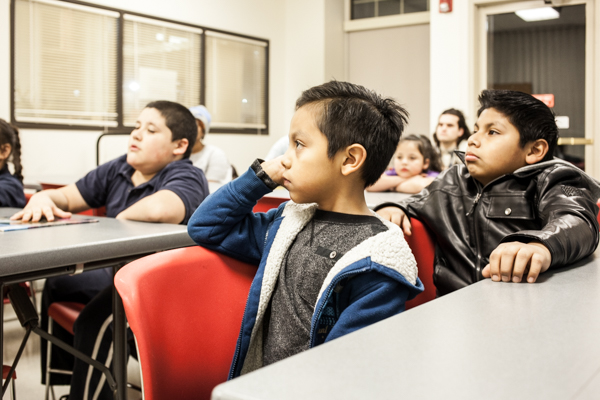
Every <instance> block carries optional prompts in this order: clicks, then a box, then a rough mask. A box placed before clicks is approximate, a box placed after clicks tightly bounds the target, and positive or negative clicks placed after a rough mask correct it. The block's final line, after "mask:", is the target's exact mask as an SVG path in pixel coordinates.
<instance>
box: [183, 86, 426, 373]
mask: <svg viewBox="0 0 600 400" xmlns="http://www.w3.org/2000/svg"><path fill="white" fill-rule="evenodd" d="M406 119H407V113H406V111H405V110H404V109H403V108H402V107H400V106H399V105H398V104H397V103H396V102H395V101H393V100H391V99H383V98H381V97H380V96H378V95H377V94H376V93H374V92H372V91H369V90H367V89H365V88H363V87H361V86H358V85H354V84H350V83H346V82H337V81H332V82H329V83H326V84H323V85H321V86H316V87H313V88H311V89H308V90H306V91H304V92H303V93H302V95H301V96H300V98H299V99H298V100H297V102H296V112H295V114H294V116H293V118H292V122H291V126H290V133H289V137H290V145H289V147H288V149H287V151H286V153H285V154H284V155H283V156H280V157H278V158H275V159H273V160H270V161H266V162H262V161H261V160H256V161H255V162H254V163H253V164H252V166H251V167H250V168H249V169H248V171H247V172H246V173H244V174H243V175H242V176H240V177H239V178H237V179H236V180H234V181H232V182H230V183H229V184H227V185H226V186H223V187H222V188H221V189H219V190H218V191H217V192H215V193H213V194H212V195H211V196H209V197H208V198H207V199H206V200H205V201H204V203H202V204H201V205H200V206H199V207H198V209H197V210H196V212H195V213H194V215H193V216H192V218H191V219H190V222H189V224H188V232H189V234H190V236H191V237H192V239H193V240H194V241H195V242H196V243H198V244H199V245H201V246H204V247H207V248H210V249H213V250H216V251H219V252H221V253H224V254H227V255H229V256H232V257H234V258H237V259H240V260H243V261H246V262H250V263H254V264H256V265H258V269H257V271H256V275H255V278H254V280H253V282H252V285H251V288H250V293H249V295H248V300H247V303H246V310H245V312H244V317H243V320H242V327H241V330H240V336H239V338H238V345H237V347H236V352H235V355H234V359H233V362H232V366H231V370H230V375H229V378H230V379H231V378H235V377H237V376H239V375H242V374H246V373H248V372H251V371H253V370H256V369H258V368H261V367H263V366H266V365H269V364H271V363H274V362H277V361H279V360H282V359H284V358H287V357H290V356H292V355H294V354H297V353H300V352H302V351H304V350H307V349H309V348H312V347H315V346H318V345H320V344H322V343H324V342H328V341H331V340H333V339H335V338H338V337H340V336H343V335H345V334H348V333H350V332H353V331H356V330H358V329H360V328H363V327H365V326H367V325H371V324H373V323H375V322H378V321H381V320H383V319H385V318H387V317H390V316H393V315H395V314H398V313H400V312H402V311H404V308H405V302H406V300H408V299H411V298H413V297H414V296H416V295H417V294H418V293H420V292H421V291H422V290H423V284H422V283H421V281H420V280H419V279H418V277H417V266H416V262H415V259H414V257H413V255H412V253H411V251H410V248H409V247H408V245H407V244H406V241H405V240H404V236H403V234H402V232H401V230H400V228H399V227H398V226H397V225H395V224H392V223H389V222H388V221H385V220H383V219H382V218H379V216H377V214H375V213H374V212H372V211H371V210H369V208H368V207H367V203H366V200H365V196H364V189H365V187H366V186H369V185H371V184H373V183H374V182H375V181H376V180H377V179H378V178H379V176H380V175H381V173H382V172H383V171H384V170H385V168H386V166H387V163H388V160H389V159H390V158H391V156H392V154H393V152H394V150H395V148H396V145H397V144H398V140H399V139H400V135H401V133H402V130H403V128H404V124H405V123H406ZM279 184H282V185H283V186H284V187H285V188H286V189H288V191H289V193H290V197H291V201H289V202H286V203H284V204H282V205H280V206H279V207H278V208H277V209H272V210H269V211H268V212H267V213H256V214H255V213H253V212H252V208H253V207H254V206H255V205H256V203H257V201H258V200H259V199H260V198H261V197H262V196H263V195H265V194H267V193H269V192H270V191H272V190H273V189H275V188H276V187H277V186H278V185H279Z"/></svg>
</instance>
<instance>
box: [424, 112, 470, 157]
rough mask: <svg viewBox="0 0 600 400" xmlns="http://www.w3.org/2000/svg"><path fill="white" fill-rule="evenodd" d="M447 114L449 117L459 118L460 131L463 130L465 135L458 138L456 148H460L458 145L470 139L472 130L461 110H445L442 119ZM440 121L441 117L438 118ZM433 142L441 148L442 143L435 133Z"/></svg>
mask: <svg viewBox="0 0 600 400" xmlns="http://www.w3.org/2000/svg"><path fill="white" fill-rule="evenodd" d="M446 114H447V115H454V116H455V117H458V129H462V130H463V134H462V135H460V136H459V137H458V139H456V146H458V144H459V143H460V142H462V141H463V140H467V139H468V138H469V136H471V130H470V129H469V127H468V126H467V121H466V120H465V116H464V115H463V113H462V112H461V111H460V110H457V109H456V108H449V109H447V110H444V112H442V113H441V114H440V117H441V116H442V115H446ZM438 120H439V117H438ZM436 130H437V129H436ZM433 141H434V142H435V145H436V146H437V147H440V141H439V140H438V138H437V135H436V134H435V132H433Z"/></svg>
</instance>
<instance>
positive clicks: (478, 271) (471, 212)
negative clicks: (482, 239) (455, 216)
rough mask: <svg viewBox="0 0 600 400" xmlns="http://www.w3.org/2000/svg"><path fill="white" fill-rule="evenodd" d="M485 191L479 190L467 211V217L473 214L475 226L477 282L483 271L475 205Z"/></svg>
mask: <svg viewBox="0 0 600 400" xmlns="http://www.w3.org/2000/svg"><path fill="white" fill-rule="evenodd" d="M482 193H483V189H482V191H481V192H477V196H475V200H473V205H472V206H471V209H470V210H469V211H468V212H467V217H468V216H469V215H471V214H473V227H474V228H475V249H476V251H477V253H476V254H477V262H476V263H475V282H479V280H480V278H479V277H480V271H481V244H480V243H479V229H478V226H477V221H476V220H475V214H474V213H475V207H476V206H477V204H478V203H479V199H481V194H482Z"/></svg>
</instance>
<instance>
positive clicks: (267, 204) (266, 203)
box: [252, 197, 289, 212]
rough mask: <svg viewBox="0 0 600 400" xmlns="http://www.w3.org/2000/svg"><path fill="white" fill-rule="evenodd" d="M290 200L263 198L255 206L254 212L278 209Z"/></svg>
mask: <svg viewBox="0 0 600 400" xmlns="http://www.w3.org/2000/svg"><path fill="white" fill-rule="evenodd" d="M288 200H289V199H286V198H281V197H263V198H261V199H260V200H258V202H257V203H256V205H255V206H254V208H253V210H252V211H254V212H267V211H269V210H270V209H272V208H277V207H279V205H280V204H281V203H283V202H284V201H288Z"/></svg>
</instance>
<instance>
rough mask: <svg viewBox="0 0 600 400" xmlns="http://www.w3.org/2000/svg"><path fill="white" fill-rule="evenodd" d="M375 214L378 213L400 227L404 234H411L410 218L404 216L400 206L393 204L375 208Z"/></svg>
mask: <svg viewBox="0 0 600 400" xmlns="http://www.w3.org/2000/svg"><path fill="white" fill-rule="evenodd" d="M377 214H379V215H380V216H381V217H382V218H383V219H385V220H388V221H390V222H392V223H394V224H396V225H398V226H399V227H400V228H402V231H403V232H404V234H405V235H406V236H410V235H412V232H411V230H410V228H411V225H410V219H409V218H408V217H407V216H406V214H405V213H404V211H402V209H401V208H398V207H393V206H391V207H384V208H382V209H379V210H377Z"/></svg>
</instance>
